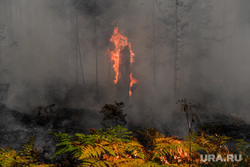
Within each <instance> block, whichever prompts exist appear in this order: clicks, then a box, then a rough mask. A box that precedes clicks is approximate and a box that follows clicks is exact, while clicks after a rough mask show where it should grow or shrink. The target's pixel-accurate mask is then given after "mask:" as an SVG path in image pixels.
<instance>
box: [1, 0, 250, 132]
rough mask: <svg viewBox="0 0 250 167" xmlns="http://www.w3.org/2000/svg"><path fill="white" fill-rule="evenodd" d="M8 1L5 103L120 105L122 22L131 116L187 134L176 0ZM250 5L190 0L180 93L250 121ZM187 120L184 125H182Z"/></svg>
mask: <svg viewBox="0 0 250 167" xmlns="http://www.w3.org/2000/svg"><path fill="white" fill-rule="evenodd" d="M0 3H1V5H0V8H1V10H0V12H1V14H0V25H1V34H0V35H1V37H3V38H0V39H1V43H0V48H1V49H0V51H1V52H0V54H1V55H0V56H1V65H0V74H1V83H3V84H9V89H8V93H7V96H6V99H5V101H3V103H4V104H5V105H6V106H8V107H9V108H13V109H16V110H18V111H19V112H22V113H26V114H30V113H31V112H36V110H34V108H36V107H37V106H40V105H44V106H46V105H50V104H52V103H56V105H57V106H60V107H65V108H67V107H68V108H74V109H85V110H87V111H91V112H96V113H97V111H99V110H100V109H101V107H102V106H103V105H104V104H106V103H113V102H114V101H115V100H116V96H115V85H114V84H113V80H114V71H113V69H112V64H111V63H110V61H109V58H108V56H107V55H106V53H107V50H108V48H109V47H112V44H110V42H109V39H110V37H111V35H112V31H113V28H114V26H115V25H118V26H119V28H120V30H122V31H123V33H124V35H125V36H127V37H128V39H129V41H130V42H131V44H132V50H133V51H134V53H135V57H134V58H135V62H134V64H133V66H132V70H133V73H134V76H135V78H136V79H138V80H139V81H138V83H137V84H136V85H135V86H134V88H133V94H132V97H131V98H130V100H129V104H127V105H130V104H131V106H132V107H131V110H130V111H129V113H127V114H128V117H127V118H128V121H129V122H130V124H131V125H135V126H143V125H146V126H153V127H157V128H159V129H161V130H165V129H166V127H167V128H168V129H177V131H178V132H176V131H175V130H172V131H173V133H177V134H182V133H183V132H184V131H186V130H187V129H186V125H185V124H186V123H185V122H184V121H185V116H184V114H182V113H181V111H179V108H178V105H176V101H175V100H173V99H174V84H175V80H174V79H175V78H174V66H175V63H174V61H175V49H176V48H175V42H176V27H175V24H176V17H175V1H174V0H169V1H162V0H134V1H132V0H126V1H125V0H105V1H101V0H96V1H94V0H88V1H84V0H79V1H77V0H50V1H49V0H36V1H32V0H19V1H13V0H0ZM248 6H250V5H249V2H248V1H247V0H241V1H233V0H230V1H228V0H216V1H215V0H210V1H207V0H187V1H183V2H182V5H181V23H182V26H181V29H182V33H181V38H182V56H181V98H182V97H186V98H190V99H193V100H194V101H195V102H196V103H197V104H199V106H200V107H199V109H198V111H197V112H199V113H200V115H204V114H206V115H214V114H219V113H225V114H226V115H233V116H236V117H238V118H241V119H243V120H244V121H245V122H247V123H249V114H248V110H249V104H250V103H249V102H248V99H249V93H248V90H249V84H248V83H249V77H248V72H249V67H248V64H249V61H250V59H249V49H248V47H247V46H248V44H249V39H250V38H249V35H250V33H249V17H248V16H249V14H248V11H249V10H248ZM114 21H115V23H114ZM112 23H113V24H112ZM97 81H98V82H97ZM84 85H85V87H84ZM33 114H34V113H33ZM98 114H99V113H98ZM177 116H178V117H179V118H176V117H177ZM206 117H207V116H206ZM180 118H181V119H182V118H183V119H184V121H179V124H180V128H176V124H175V123H174V122H175V121H176V119H180ZM90 120H91V121H90ZM90 120H89V122H96V124H98V123H100V119H94V118H93V119H90ZM82 123H84V122H82ZM85 123H86V122H85ZM93 124H94V123H93ZM170 131H171V130H170Z"/></svg>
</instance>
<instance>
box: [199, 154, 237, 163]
mask: <svg viewBox="0 0 250 167" xmlns="http://www.w3.org/2000/svg"><path fill="white" fill-rule="evenodd" d="M200 161H201V162H240V161H242V155H241V154H238V155H237V154H227V155H226V156H224V157H223V156H222V155H221V154H217V156H216V155H215V154H201V156H200Z"/></svg>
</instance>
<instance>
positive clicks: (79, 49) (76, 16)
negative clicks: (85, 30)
mask: <svg viewBox="0 0 250 167" xmlns="http://www.w3.org/2000/svg"><path fill="white" fill-rule="evenodd" d="M75 22H76V48H78V54H79V58H80V68H81V74H82V82H83V87H84V88H85V79H84V73H83V65H82V53H81V45H80V39H79V28H78V11H77V10H75ZM77 57H78V56H77V53H76V65H77ZM77 71H78V70H77V66H76V72H77ZM77 74H78V72H77ZM77 78H78V76H77ZM77 82H78V79H77Z"/></svg>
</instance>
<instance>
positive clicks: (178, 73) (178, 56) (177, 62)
mask: <svg viewBox="0 0 250 167" xmlns="http://www.w3.org/2000/svg"><path fill="white" fill-rule="evenodd" d="M180 6H181V2H180V0H176V55H175V89H174V91H175V92H174V94H175V100H177V99H179V98H180V86H181V85H180V83H181V82H180V81H181V70H180V66H181V62H180V61H181V13H180Z"/></svg>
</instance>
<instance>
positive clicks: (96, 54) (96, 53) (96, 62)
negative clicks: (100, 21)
mask: <svg viewBox="0 0 250 167" xmlns="http://www.w3.org/2000/svg"><path fill="white" fill-rule="evenodd" d="M96 7H97V6H96V0H95V7H94V10H95V13H94V19H95V59H96V61H95V65H96V69H95V70H96V93H97V94H98V92H99V90H98V52H97V49H98V46H97V32H96V29H97V24H96V22H97V16H96V15H97V14H96Z"/></svg>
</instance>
